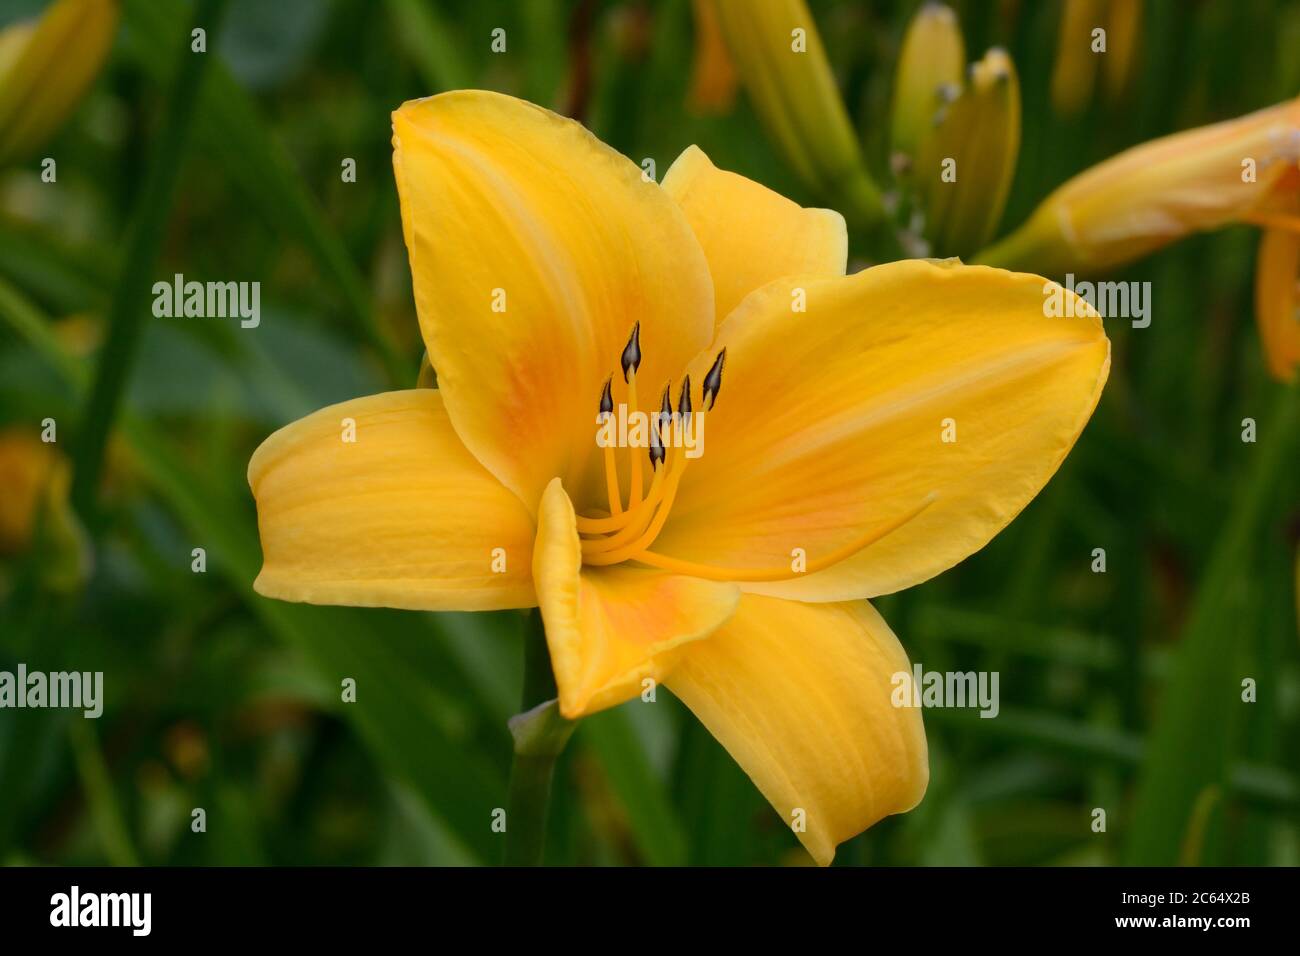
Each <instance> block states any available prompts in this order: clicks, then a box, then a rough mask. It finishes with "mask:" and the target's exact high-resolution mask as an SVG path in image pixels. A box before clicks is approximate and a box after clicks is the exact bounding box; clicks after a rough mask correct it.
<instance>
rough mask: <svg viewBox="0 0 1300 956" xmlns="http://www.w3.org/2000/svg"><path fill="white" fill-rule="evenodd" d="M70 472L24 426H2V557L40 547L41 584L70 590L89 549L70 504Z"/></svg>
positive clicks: (62, 460) (53, 450) (81, 571)
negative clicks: (3, 427)
mask: <svg viewBox="0 0 1300 956" xmlns="http://www.w3.org/2000/svg"><path fill="white" fill-rule="evenodd" d="M70 480H71V473H70V469H69V466H68V461H67V459H66V458H64V456H63V455H62V453H60V452H59V451H58V450H57V448H56V446H55V445H54V444H52V443H47V442H43V441H41V440H40V438H39V437H38V436H37V435H36V434H35V433H33V432H32V431H30V430H28V429H22V428H17V427H13V428H6V429H4V430H0V489H3V493H0V559H4V558H11V559H13V558H20V557H21V556H23V555H26V554H27V553H28V552H29V551H30V550H31V548H32V547H33V545H34V544H36V543H38V542H39V543H40V545H41V547H42V549H43V550H42V560H41V561H40V562H39V565H38V567H39V574H40V578H41V581H42V583H43V584H45V585H46V586H48V587H51V588H53V589H54V590H68V589H70V588H72V587H74V586H75V585H76V584H77V583H79V582H80V581H81V580H82V578H83V576H84V573H85V570H86V565H87V562H88V560H89V551H88V549H87V546H86V544H85V537H84V534H83V532H82V530H81V527H80V525H79V524H78V523H77V520H76V518H75V517H74V516H73V514H72V509H71V507H70V505H69V503H68V489H69V484H70Z"/></svg>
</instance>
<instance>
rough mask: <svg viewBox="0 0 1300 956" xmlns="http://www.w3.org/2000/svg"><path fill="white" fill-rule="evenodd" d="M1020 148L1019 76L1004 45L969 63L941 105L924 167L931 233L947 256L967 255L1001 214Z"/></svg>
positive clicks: (921, 184) (921, 187)
mask: <svg viewBox="0 0 1300 956" xmlns="http://www.w3.org/2000/svg"><path fill="white" fill-rule="evenodd" d="M1019 153H1020V84H1019V81H1018V80H1017V78H1016V69H1015V65H1014V64H1013V63H1012V62H1011V58H1010V57H1008V56H1007V54H1006V53H1005V52H1004V51H1002V50H990V51H989V52H988V53H987V54H985V56H984V59H982V60H980V61H979V62H978V63H974V64H972V65H971V68H970V78H969V81H968V82H967V84H966V87H965V89H963V90H962V91H961V93H960V94H959V95H958V96H957V98H956V99H955V100H953V102H952V103H951V104H949V105H948V107H947V108H946V110H944V111H943V114H942V117H941V119H940V121H939V124H938V126H937V127H936V128H935V131H934V134H933V135H932V136H931V137H930V138H929V139H928V140H927V141H926V145H925V149H924V152H923V154H922V158H921V161H920V162H921V167H920V169H919V171H918V176H917V183H918V194H919V195H920V197H921V201H922V205H923V207H924V212H925V235H926V238H927V239H929V240H930V243H931V247H932V249H933V251H934V252H935V253H936V254H938V255H943V256H969V255H970V254H972V253H974V252H975V251H976V250H977V249H979V248H980V247H981V246H983V245H984V243H985V242H987V241H988V239H989V237H990V236H991V235H992V234H993V230H994V229H996V228H997V224H998V220H1000V219H1001V218H1002V210H1003V209H1004V208H1005V206H1006V201H1007V195H1008V193H1009V192H1010V190H1011V179H1012V177H1013V176H1014V175H1015V171H1016V159H1017V157H1018V155H1019Z"/></svg>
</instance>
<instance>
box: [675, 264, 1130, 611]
mask: <svg viewBox="0 0 1300 956" xmlns="http://www.w3.org/2000/svg"><path fill="white" fill-rule="evenodd" d="M1054 288H1057V289H1059V287H1054ZM1045 291H1046V290H1045V284H1044V280H1043V279H1041V278H1039V277H1037V276H1030V275H1021V274H1016V273H1009V272H1003V271H1001V270H997V269H988V268H984V267H981V266H963V265H960V264H952V263H933V262H927V261H923V260H907V261H902V262H895V263H890V264H888V265H881V266H876V267H875V268H872V269H868V270H866V271H864V272H860V273H857V274H855V275H852V276H849V277H847V278H842V279H811V278H810V279H807V280H804V279H781V280H778V281H777V282H774V283H772V284H771V285H769V286H767V287H765V288H764V289H762V290H760V291H759V292H756V293H754V294H753V295H751V296H750V297H749V298H748V299H746V300H745V302H744V303H743V304H742V305H741V306H740V308H738V309H737V310H736V311H735V312H733V313H732V315H731V317H730V318H728V319H727V321H726V322H725V323H723V325H722V328H721V329H720V330H719V336H718V341H717V343H716V344H715V345H714V346H713V348H711V349H710V350H709V351H708V352H706V353H704V354H703V355H701V356H700V357H699V359H697V361H696V362H695V363H694V364H693V375H692V377H695V375H702V369H704V368H706V367H707V365H706V363H708V362H709V361H711V360H712V357H713V351H714V349H717V348H721V347H725V348H726V350H727V359H726V374H725V376H724V379H723V384H722V391H721V394H720V397H719V398H718V400H717V405H716V407H715V408H714V410H713V411H711V412H709V413H708V416H707V417H706V418H705V419H704V427H703V439H704V441H703V446H702V448H703V453H702V455H701V456H700V457H699V458H698V459H696V460H694V461H691V462H690V463H689V465H688V467H687V470H686V471H685V472H684V477H683V479H682V483H681V489H680V492H679V494H678V496H677V501H676V503H675V505H674V506H673V510H672V513H671V516H670V518H669V519H668V523H667V525H666V527H665V528H664V530H663V532H662V534H661V535H660V537H659V539H658V540H657V541H656V542H655V545H654V548H653V551H654V552H656V553H659V554H663V555H667V556H670V557H673V558H677V559H680V560H685V561H690V562H695V563H699V564H705V565H709V566H715V567H716V566H721V567H726V568H749V569H753V568H792V569H794V570H798V568H797V567H796V565H795V562H796V561H797V558H798V555H799V554H800V552H799V551H797V550H796V549H802V554H803V555H804V556H805V557H806V560H807V562H808V563H809V564H813V563H815V562H816V560H817V558H818V556H820V555H829V554H833V553H835V552H836V551H837V550H839V549H842V548H845V547H848V546H850V545H852V544H853V542H854V541H857V540H859V539H862V538H863V537H864V533H869V532H871V530H872V529H873V528H877V527H881V526H884V525H886V524H888V523H889V522H890V521H893V520H897V519H901V518H902V517H903V516H905V515H908V514H910V513H912V512H914V511H916V510H917V509H918V508H919V507H920V506H922V505H923V504H924V503H925V501H926V499H927V497H928V496H931V495H932V494H933V495H937V498H936V499H935V500H934V501H933V503H932V504H931V505H930V506H929V507H928V508H926V509H925V510H924V511H922V512H921V513H920V514H919V515H917V516H916V517H914V518H913V519H912V520H910V521H909V522H907V523H906V524H904V525H903V526H902V527H901V528H899V529H898V530H895V531H893V533H891V534H889V535H888V536H887V537H885V538H883V539H882V540H880V541H878V542H877V543H874V544H871V545H870V546H868V547H866V548H864V549H863V550H861V551H858V552H857V553H856V554H855V555H853V556H852V557H850V558H847V559H846V560H842V561H840V562H839V563H838V564H835V565H834V566H832V567H829V568H827V569H826V570H822V571H812V572H809V573H807V574H805V575H802V576H797V577H795V578H794V579H793V580H789V581H784V582H781V583H768V584H742V585H741V586H742V588H743V589H744V590H746V591H754V592H758V593H764V594H776V595H780V596H783V597H792V598H798V599H800V600H806V601H840V600H848V599H851V598H857V597H871V596H874V595H877V594H887V593H890V592H892V591H897V590H899V589H901V588H906V587H910V586H911V585H913V584H917V583H919V582H921V581H924V580H926V579H928V578H930V577H932V576H934V575H936V574H938V573H939V572H941V571H944V570H946V569H947V568H949V567H952V566H953V565H954V564H956V563H957V562H958V561H961V560H962V559H963V558H965V557H966V556H968V555H970V554H972V553H974V552H975V551H978V550H979V549H980V548H982V547H983V546H984V545H985V544H986V543H987V542H988V541H989V539H990V538H992V537H993V536H994V535H995V534H997V532H998V531H1000V530H1001V529H1002V528H1003V527H1005V526H1006V525H1007V524H1008V523H1009V522H1010V521H1011V519H1012V518H1014V517H1015V516H1016V515H1017V514H1018V513H1019V512H1020V510H1021V509H1022V508H1024V506H1025V505H1026V504H1028V502H1029V501H1030V499H1032V498H1033V497H1034V495H1036V494H1037V493H1038V491H1039V490H1040V489H1041V488H1042V487H1043V485H1044V484H1046V482H1047V480H1048V478H1050V477H1051V475H1052V474H1053V473H1054V472H1055V471H1056V469H1057V467H1058V466H1059V465H1060V463H1061V461H1062V459H1063V458H1064V457H1065V455H1066V453H1067V452H1068V451H1069V450H1070V448H1071V446H1072V445H1073V444H1074V441H1075V439H1076V438H1078V436H1079V433H1080V431H1082V429H1083V426H1084V424H1085V423H1086V422H1087V421H1088V417H1089V416H1090V415H1091V414H1092V410H1093V408H1094V407H1095V406H1096V404H1097V399H1098V397H1099V396H1100V394H1101V388H1102V385H1103V383H1104V382H1105V381H1106V374H1107V371H1108V369H1109V366H1110V345H1109V342H1108V341H1107V339H1106V336H1105V334H1104V332H1103V331H1102V326H1101V321H1100V319H1098V318H1097V317H1096V315H1095V313H1093V314H1092V315H1091V316H1087V315H1084V314H1083V313H1084V312H1085V311H1088V310H1089V307H1088V306H1087V304H1086V303H1085V302H1084V301H1083V300H1082V299H1080V298H1078V297H1077V296H1075V295H1074V294H1073V293H1070V292H1066V291H1065V290H1063V289H1060V290H1059V291H1060V294H1061V295H1062V296H1063V297H1064V298H1063V299H1062V300H1061V301H1062V302H1065V303H1069V304H1072V306H1073V308H1074V309H1075V310H1077V311H1076V315H1078V317H1068V318H1067V317H1059V318H1049V317H1047V316H1046V315H1045V314H1044V313H1045V303H1046V302H1047V301H1048V298H1047V296H1045ZM801 296H802V297H805V298H806V307H807V311H806V312H797V311H792V308H791V305H792V302H796V303H797V302H798V299H799V298H800V297H801ZM697 380H698V379H697ZM947 439H951V440H947ZM672 570H678V569H676V568H674V569H672Z"/></svg>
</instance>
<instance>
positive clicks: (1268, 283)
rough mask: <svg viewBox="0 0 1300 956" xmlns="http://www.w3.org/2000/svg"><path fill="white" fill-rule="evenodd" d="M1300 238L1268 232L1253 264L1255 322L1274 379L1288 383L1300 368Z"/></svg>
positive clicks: (1293, 234) (1282, 230)
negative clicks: (1299, 306) (1299, 309)
mask: <svg viewBox="0 0 1300 956" xmlns="http://www.w3.org/2000/svg"><path fill="white" fill-rule="evenodd" d="M1298 281H1300V235H1297V234H1296V233H1294V232H1292V231H1291V230H1289V229H1285V230H1284V229H1267V230H1265V231H1264V236H1263V238H1262V239H1260V242H1259V254H1258V257H1257V259H1256V263H1255V320H1256V323H1257V325H1258V327H1259V337H1260V340H1261V341H1262V342H1263V343H1264V357H1265V359H1266V360H1267V362H1268V369H1269V371H1270V372H1271V373H1272V374H1273V377H1274V378H1276V379H1277V380H1278V381H1280V382H1290V381H1291V380H1292V379H1294V378H1295V374H1296V369H1297V368H1298V367H1300V313H1297V311H1296V309H1297V301H1296V300H1297V296H1296V292H1297V288H1296V283H1297V282H1298Z"/></svg>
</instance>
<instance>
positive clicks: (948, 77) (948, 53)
mask: <svg viewBox="0 0 1300 956" xmlns="http://www.w3.org/2000/svg"><path fill="white" fill-rule="evenodd" d="M965 66H966V46H965V44H964V43H963V42H962V36H961V27H960V26H959V25H958V23H957V15H956V14H954V13H953V12H952V10H951V8H949V7H946V6H944V5H943V4H942V3H926V4H925V5H924V6H922V7H921V9H920V10H918V11H917V14H916V16H915V17H913V18H912V22H911V23H910V24H908V27H907V33H906V34H905V35H904V36H903V45H902V48H901V49H900V50H899V54H898V69H897V71H896V72H895V74H894V102H893V108H892V122H891V125H890V148H891V153H892V155H891V162H892V164H893V166H894V169H895V171H896V172H898V173H900V174H904V173H906V172H907V170H908V168H909V167H910V165H911V163H912V161H913V159H914V158H915V157H916V156H918V155H919V154H920V153H921V151H922V146H921V144H922V142H923V141H924V140H925V139H927V138H928V137H929V136H930V134H931V132H932V131H933V130H934V128H935V114H936V113H938V111H939V109H940V108H941V107H942V106H943V105H944V99H943V90H944V88H945V87H959V86H960V85H961V81H962V71H963V69H964V68H965Z"/></svg>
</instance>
